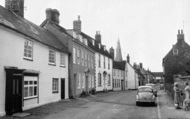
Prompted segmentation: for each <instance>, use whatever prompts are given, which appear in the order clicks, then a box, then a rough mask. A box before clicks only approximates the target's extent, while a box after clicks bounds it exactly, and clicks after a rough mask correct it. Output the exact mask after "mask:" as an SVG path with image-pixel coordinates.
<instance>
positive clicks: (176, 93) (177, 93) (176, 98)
mask: <svg viewBox="0 0 190 119" xmlns="http://www.w3.org/2000/svg"><path fill="white" fill-rule="evenodd" d="M180 96H181V90H180V88H179V84H178V83H177V82H176V83H174V105H175V108H176V109H180V103H181V102H180Z"/></svg>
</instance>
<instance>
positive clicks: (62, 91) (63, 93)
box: [61, 78, 65, 99]
mask: <svg viewBox="0 0 190 119" xmlns="http://www.w3.org/2000/svg"><path fill="white" fill-rule="evenodd" d="M61 99H65V78H61Z"/></svg>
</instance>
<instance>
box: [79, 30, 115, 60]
mask: <svg viewBox="0 0 190 119" xmlns="http://www.w3.org/2000/svg"><path fill="white" fill-rule="evenodd" d="M81 35H82V36H83V37H85V38H86V39H87V40H88V46H89V47H90V48H92V49H93V50H94V51H96V52H98V53H100V54H102V55H105V56H107V57H109V58H112V56H111V55H110V53H109V52H108V51H107V50H104V48H103V45H101V48H99V46H98V45H99V44H98V43H97V42H96V41H95V39H94V38H92V37H90V36H89V35H87V34H85V33H83V32H81ZM93 40H94V45H93V44H92V41H93Z"/></svg>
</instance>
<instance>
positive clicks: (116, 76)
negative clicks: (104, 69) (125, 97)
mask: <svg viewBox="0 0 190 119" xmlns="http://www.w3.org/2000/svg"><path fill="white" fill-rule="evenodd" d="M113 72H115V73H113V79H115V80H120V87H113V90H114V91H119V90H121V88H122V84H121V80H123V81H124V71H123V70H119V69H113ZM121 72H122V75H121Z"/></svg>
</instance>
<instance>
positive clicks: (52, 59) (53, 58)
mask: <svg viewBox="0 0 190 119" xmlns="http://www.w3.org/2000/svg"><path fill="white" fill-rule="evenodd" d="M49 64H53V65H55V64H56V51H55V50H53V49H49Z"/></svg>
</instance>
